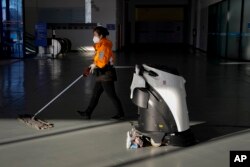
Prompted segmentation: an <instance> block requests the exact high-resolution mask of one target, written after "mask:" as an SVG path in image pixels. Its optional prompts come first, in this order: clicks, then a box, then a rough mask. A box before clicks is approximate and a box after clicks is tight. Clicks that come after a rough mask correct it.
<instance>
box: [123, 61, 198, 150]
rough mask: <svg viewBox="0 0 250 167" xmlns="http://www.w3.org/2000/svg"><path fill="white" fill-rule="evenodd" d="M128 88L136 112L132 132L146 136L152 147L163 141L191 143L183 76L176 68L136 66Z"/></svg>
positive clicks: (179, 144)
mask: <svg viewBox="0 0 250 167" xmlns="http://www.w3.org/2000/svg"><path fill="white" fill-rule="evenodd" d="M130 89H131V97H130V98H131V99H132V101H133V102H134V104H136V105H137V106H138V115H139V117H138V124H137V125H135V126H134V127H133V131H134V130H136V132H137V133H139V134H140V135H142V136H145V137H147V138H148V139H149V141H150V142H151V144H152V145H153V146H155V147H159V146H160V145H161V144H162V143H164V142H165V143H167V144H170V145H175V146H189V145H192V144H194V143H195V138H194V136H193V134H192V132H191V130H190V126H189V116H188V109H187V104H186V91H185V79H184V78H183V77H181V76H180V75H179V74H178V72H177V70H173V69H170V68H168V67H166V66H148V65H145V64H143V65H142V66H140V67H139V66H137V65H136V67H135V73H134V76H133V81H132V84H131V87H130ZM128 137H129V133H128ZM127 147H128V146H127Z"/></svg>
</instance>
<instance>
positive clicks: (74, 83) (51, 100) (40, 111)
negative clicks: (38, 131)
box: [32, 75, 82, 119]
mask: <svg viewBox="0 0 250 167" xmlns="http://www.w3.org/2000/svg"><path fill="white" fill-rule="evenodd" d="M81 78H82V75H81V76H79V77H78V78H77V79H76V80H75V81H74V82H72V83H71V84H70V85H69V86H68V87H66V88H65V89H64V90H63V91H61V93H59V94H58V95H57V96H56V97H54V98H53V99H52V100H51V101H50V102H48V103H47V104H46V105H45V106H44V107H43V108H41V109H40V110H39V111H38V112H36V113H35V114H34V116H33V117H32V119H34V118H35V117H36V116H37V115H38V114H39V113H41V112H42V111H43V110H44V109H45V108H47V107H48V106H49V105H50V104H51V103H52V102H53V101H55V100H56V99H57V98H58V97H59V96H61V95H62V94H63V93H64V92H65V91H67V90H68V89H69V88H70V87H71V86H72V85H74V84H75V83H76V82H77V81H78V80H79V79H81Z"/></svg>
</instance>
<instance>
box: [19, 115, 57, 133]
mask: <svg viewBox="0 0 250 167" xmlns="http://www.w3.org/2000/svg"><path fill="white" fill-rule="evenodd" d="M18 119H19V120H20V121H21V122H23V123H25V124H26V125H27V126H29V127H32V128H35V129H37V130H44V129H49V128H53V127H54V124H52V123H49V122H47V121H44V120H40V119H37V118H34V119H33V118H32V116H31V115H19V117H18Z"/></svg>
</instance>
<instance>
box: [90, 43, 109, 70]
mask: <svg viewBox="0 0 250 167" xmlns="http://www.w3.org/2000/svg"><path fill="white" fill-rule="evenodd" d="M94 48H95V50H96V53H95V56H94V63H95V65H96V66H97V67H99V68H103V67H104V66H105V65H107V64H108V63H109V62H110V63H111V64H113V62H114V55H113V52H112V42H111V41H110V40H108V39H107V38H102V39H101V40H100V42H99V43H97V44H95V45H94Z"/></svg>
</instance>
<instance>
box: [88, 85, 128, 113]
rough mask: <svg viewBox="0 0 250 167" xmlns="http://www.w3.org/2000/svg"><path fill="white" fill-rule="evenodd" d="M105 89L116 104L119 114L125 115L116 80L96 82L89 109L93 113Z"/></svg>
mask: <svg viewBox="0 0 250 167" xmlns="http://www.w3.org/2000/svg"><path fill="white" fill-rule="evenodd" d="M103 91H105V92H106V93H107V95H108V97H109V98H110V99H111V101H112V103H113V104H114V106H115V109H116V111H117V114H119V115H121V116H124V112H123V109H122V104H121V101H120V100H119V98H118V97H117V95H116V92H115V85H114V81H99V82H96V83H95V87H94V90H93V95H92V97H91V100H90V103H89V106H88V109H87V111H88V112H89V113H90V114H92V112H93V111H94V109H95V107H96V106H97V104H98V101H99V99H100V96H101V94H102V93H103Z"/></svg>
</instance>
